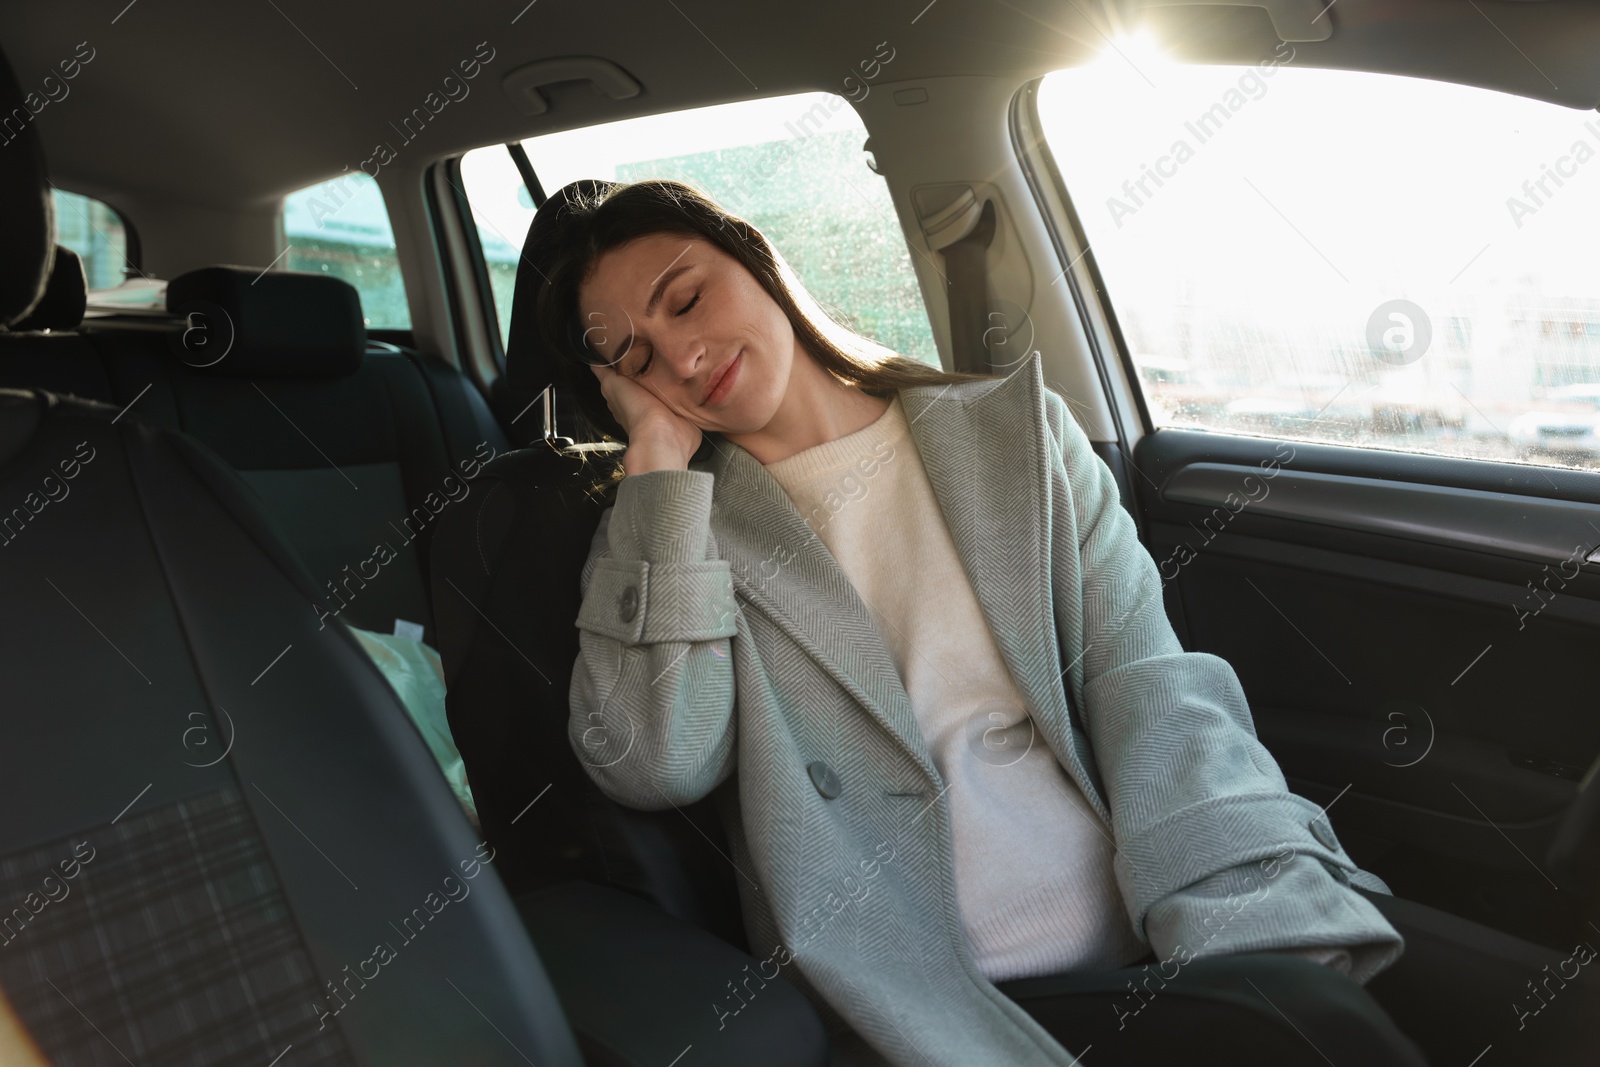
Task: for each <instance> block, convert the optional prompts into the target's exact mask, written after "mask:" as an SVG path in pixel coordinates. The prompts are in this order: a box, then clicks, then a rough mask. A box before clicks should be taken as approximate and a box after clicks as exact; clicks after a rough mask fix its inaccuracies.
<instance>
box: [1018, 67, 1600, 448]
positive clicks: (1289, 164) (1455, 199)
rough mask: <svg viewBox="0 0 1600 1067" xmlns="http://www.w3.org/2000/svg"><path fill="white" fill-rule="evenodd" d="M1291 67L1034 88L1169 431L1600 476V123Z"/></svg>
mask: <svg viewBox="0 0 1600 1067" xmlns="http://www.w3.org/2000/svg"><path fill="white" fill-rule="evenodd" d="M1293 51H1294V49H1293V46H1292V45H1288V44H1281V45H1280V46H1279V47H1278V49H1277V51H1276V52H1273V53H1269V54H1267V55H1264V56H1262V57H1261V60H1260V61H1259V62H1257V63H1255V64H1251V65H1246V66H1238V67H1218V66H1193V65H1183V64H1177V63H1170V62H1163V61H1162V60H1161V59H1160V57H1159V56H1155V55H1152V54H1150V53H1147V52H1146V53H1134V52H1128V51H1125V52H1124V53H1123V54H1122V55H1117V54H1110V59H1109V60H1106V61H1099V62H1096V63H1093V64H1090V65H1087V66H1083V67H1078V68H1073V69H1070V70H1064V71H1059V72H1056V73H1053V74H1050V75H1048V76H1046V77H1045V78H1044V79H1043V81H1042V83H1041V85H1040V88H1039V94H1038V110H1039V119H1040V123H1041V126H1042V128H1043V130H1044V132H1045V135H1046V140H1047V142H1048V146H1049V150H1050V152H1051V154H1052V155H1053V156H1054V158H1055V160H1056V164H1057V166H1058V168H1059V170H1060V172H1061V174H1062V179H1063V181H1064V182H1065V184H1066V187H1067V190H1068V191H1069V192H1070V194H1071V196H1072V199H1073V204H1074V209H1075V211H1076V213H1077V215H1078V217H1079V219H1080V220H1081V223H1082V228H1083V231H1084V234H1085V236H1086V237H1087V239H1088V241H1089V245H1090V249H1091V250H1092V252H1093V259H1094V262H1095V263H1096V264H1097V265H1098V267H1099V269H1100V272H1101V275H1102V277H1103V279H1104V282H1105V288H1106V294H1107V296H1108V298H1109V299H1110V301H1111V303H1112V305H1113V308H1114V310H1115V313H1116V317H1117V321H1118V322H1119V324H1120V327H1121V331H1122V335H1123V338H1124V341H1125V343H1126V344H1127V346H1128V349H1129V352H1130V355H1131V357H1132V361H1133V363H1134V365H1135V367H1136V368H1137V369H1138V377H1139V381H1140V385H1141V386H1142V388H1143V390H1144V394H1145V397H1146V398H1147V400H1148V403H1149V408H1150V411H1151V415H1152V417H1153V418H1154V420H1155V422H1156V424H1157V425H1158V426H1179V427H1189V428H1204V429H1213V430H1221V431H1227V432H1242V433H1254V434H1266V435H1272V436H1278V437H1288V438H1295V439H1300V440H1308V441H1325V442H1333V443H1338V444H1345V445H1357V446H1367V447H1377V448H1387V449H1400V450H1406V451H1417V452H1431V453H1441V454H1448V455H1457V456H1470V457H1480V458H1489V459H1498V460H1515V461H1520V462H1529V463H1554V464H1561V465H1571V466H1586V467H1597V466H1600V438H1597V435H1596V422H1597V417H1600V411H1597V410H1596V403H1595V398H1596V397H1597V396H1600V295H1597V294H1600V260H1597V259H1596V258H1595V257H1594V256H1593V255H1592V253H1591V250H1590V249H1589V248H1588V245H1589V241H1588V240H1587V239H1586V238H1585V237H1583V236H1581V235H1592V234H1593V233H1595V232H1596V230H1597V228H1600V162H1595V161H1594V160H1595V157H1596V153H1597V149H1600V121H1597V118H1596V115H1595V113H1594V112H1593V111H1576V110H1572V109H1568V108H1565V107H1561V106H1558V105H1554V104H1548V103H1544V102H1541V101H1534V100H1528V99H1525V98H1521V97H1515V96H1510V95H1507V94H1503V93H1498V92H1494V91H1491V90H1486V89H1479V88H1471V87H1466V86H1460V85H1453V84H1446V83H1441V82H1433V81H1427V80H1421V79H1412V78H1403V77H1398V76H1393V75H1384V74H1372V73H1364V72H1352V71H1332V70H1315V69H1310V68H1304V67H1296V66H1295V65H1294V56H1293Z"/></svg>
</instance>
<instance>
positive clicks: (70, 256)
mask: <svg viewBox="0 0 1600 1067" xmlns="http://www.w3.org/2000/svg"><path fill="white" fill-rule="evenodd" d="M88 304H89V283H88V282H87V281H86V280H85V279H84V276H83V260H81V259H79V258H78V253H76V252H74V251H73V250H72V249H70V248H67V247H66V246H64V245H56V265H55V267H54V268H53V269H52V270H51V271H50V280H49V281H48V282H46V283H45V287H44V296H42V297H40V298H39V302H38V303H37V304H35V305H33V310H32V311H30V312H28V317H27V318H25V319H23V320H22V321H20V322H16V323H13V324H12V326H11V328H12V329H13V330H15V331H17V332H19V333H20V332H21V331H23V330H71V329H73V328H75V327H76V326H77V325H78V323H80V322H82V321H83V309H84V308H85V307H87V306H88Z"/></svg>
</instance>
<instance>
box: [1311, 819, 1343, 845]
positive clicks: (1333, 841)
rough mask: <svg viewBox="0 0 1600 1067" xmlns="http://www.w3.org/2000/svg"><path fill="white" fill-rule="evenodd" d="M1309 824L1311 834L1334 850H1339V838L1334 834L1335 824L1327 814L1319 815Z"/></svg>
mask: <svg viewBox="0 0 1600 1067" xmlns="http://www.w3.org/2000/svg"><path fill="white" fill-rule="evenodd" d="M1308 825H1309V826H1310V827H1311V836H1313V837H1315V838H1316V839H1317V840H1318V841H1321V842H1322V843H1323V844H1324V845H1325V846H1327V847H1328V848H1330V849H1332V850H1333V851H1335V852H1337V851H1339V839H1338V838H1337V837H1335V836H1334V835H1333V824H1332V823H1330V822H1329V821H1328V820H1327V818H1326V817H1325V816H1322V815H1318V816H1317V817H1316V818H1315V819H1312V820H1311V822H1310V823H1309V824H1308Z"/></svg>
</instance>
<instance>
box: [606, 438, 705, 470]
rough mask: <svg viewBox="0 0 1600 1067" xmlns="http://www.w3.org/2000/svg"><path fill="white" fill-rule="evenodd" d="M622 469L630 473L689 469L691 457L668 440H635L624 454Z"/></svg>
mask: <svg viewBox="0 0 1600 1067" xmlns="http://www.w3.org/2000/svg"><path fill="white" fill-rule="evenodd" d="M622 469H623V471H624V473H625V474H628V475H634V474H646V473H648V472H650V471H663V470H666V471H685V470H688V469H689V457H688V456H685V455H684V454H683V449H681V448H679V447H677V446H675V445H673V444H671V443H668V442H662V441H655V440H644V441H635V442H632V443H630V444H629V445H628V449H627V451H626V452H624V453H623V454H622Z"/></svg>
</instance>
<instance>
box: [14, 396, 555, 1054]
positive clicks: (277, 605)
mask: <svg viewBox="0 0 1600 1067" xmlns="http://www.w3.org/2000/svg"><path fill="white" fill-rule="evenodd" d="M0 426H4V427H5V428H6V429H5V431H4V432H0V448H4V449H5V450H6V451H7V452H9V453H10V459H9V461H8V462H7V463H6V465H5V468H4V476H3V480H0V494H3V497H0V499H4V501H5V502H6V504H7V507H8V508H9V507H10V505H11V504H12V503H13V502H15V503H16V504H17V505H18V506H19V507H21V508H22V509H23V513H22V514H21V515H19V514H18V513H17V512H16V511H15V510H14V509H11V510H7V511H6V513H5V518H6V519H8V520H10V524H9V525H8V526H5V530H6V538H7V540H6V542H5V544H4V545H3V546H0V599H3V601H4V603H6V604H7V605H10V606H12V607H13V610H11V611H8V612H5V613H3V614H0V649H4V652H5V661H6V682H7V691H8V694H9V696H8V701H7V706H8V707H9V708H11V709H12V710H13V711H14V712H15V714H13V715H11V716H9V717H8V727H7V729H8V739H9V741H10V743H9V744H8V745H7V746H6V753H7V755H5V756H4V757H3V761H4V766H3V770H0V806H3V808H4V810H5V811H6V812H7V819H6V820H5V823H4V825H3V826H0V855H10V854H14V853H17V852H18V851H20V850H25V849H26V848H27V847H29V846H31V845H34V844H37V843H39V842H46V841H50V840H53V839H56V838H60V837H63V836H64V835H69V834H84V835H86V836H87V837H88V838H89V839H90V840H92V841H94V842H96V843H97V844H99V845H100V847H101V850H102V851H103V852H112V853H113V854H114V850H115V847H116V842H117V841H118V839H119V838H118V836H117V835H118V831H117V829H116V825H115V824H116V822H117V820H118V819H134V818H136V817H139V816H141V815H142V814H143V813H148V812H152V811H157V810H162V809H166V808H169V807H170V806H171V805H174V804H177V803H180V802H182V801H183V800H184V798H186V797H196V796H199V795H202V794H205V795H209V794H212V793H214V792H215V791H217V790H219V789H221V790H232V791H234V792H236V793H237V794H238V795H240V796H241V797H242V798H243V800H244V802H245V803H246V805H247V806H248V808H249V812H250V816H251V821H252V822H253V824H254V830H255V834H254V835H252V836H258V837H259V839H260V840H261V841H263V842H264V844H265V848H266V849H267V851H268V853H269V854H270V856H271V858H272V867H273V869H274V870H275V872H276V875H277V878H278V879H279V881H280V883H281V886H282V890H283V893H284V895H285V897H286V899H287V900H288V902H289V904H290V907H291V909H292V914H293V917H294V920H295V921H296V922H297V924H298V927H299V929H300V930H301V931H302V933H303V936H304V941H305V945H306V947H307V949H308V951H309V952H310V958H311V960H312V961H314V964H315V966H316V969H317V970H318V971H320V972H321V973H322V974H324V975H327V976H339V975H342V973H343V968H345V967H346V966H349V967H351V968H358V969H359V968H360V967H361V961H364V960H368V959H370V957H372V956H373V954H374V949H373V945H374V943H375V942H380V941H385V942H392V943H393V946H392V947H393V949H394V951H396V952H397V954H398V959H397V960H395V962H393V963H391V964H389V965H388V966H386V967H384V968H383V969H382V971H381V972H379V973H381V975H382V976H381V977H380V978H372V976H371V973H370V972H369V973H368V978H369V979H370V980H368V981H366V982H365V983H364V984H363V985H362V986H361V987H360V988H359V989H357V987H355V986H351V987H350V988H351V990H352V991H354V997H353V999H351V1000H350V1002H349V1003H347V1004H346V1005H345V1007H344V1010H343V1011H341V1012H339V1013H338V1014H337V1016H336V1017H335V1018H333V1019H332V1020H326V1019H325V1020H322V1022H323V1025H334V1026H337V1027H338V1028H339V1030H340V1031H341V1032H342V1034H343V1035H344V1038H345V1039H346V1042H347V1044H348V1045H349V1046H350V1048H352V1049H354V1050H357V1051H358V1052H359V1056H358V1059H357V1061H356V1062H362V1063H396V1064H401V1063H409V1064H419V1065H421V1064H430V1065H431V1064H437V1063H452V1062H481V1063H504V1064H508V1065H509V1064H512V1063H518V1064H521V1063H524V1062H525V1060H524V1059H523V1055H527V1056H529V1057H531V1058H533V1059H534V1060H535V1061H536V1062H538V1063H541V1064H545V1063H555V1064H563V1065H567V1067H577V1065H578V1064H579V1063H580V1060H579V1058H578V1053H577V1050H576V1046H575V1044H574V1041H573V1038H572V1035H571V1033H570V1030H569V1028H568V1027H567V1025H566V1023H565V1021H564V1018H563V1015H562V1013H561V1010H560V1008H559V1004H558V1002H557V1000H556V997H555V995H554V993H553V991H552V989H551V987H550V984H549V982H548V980H547V978H546V976H545V974H544V971H543V969H542V967H541V966H540V964H539V962H538V959H537V956H536V955H535V954H534V952H533V950H532V948H531V945H530V943H529V941H528V940H527V938H526V936H525V934H524V933H523V929H522V926H521V924H520V923H519V921H518V916H517V913H516V911H515V909H514V908H513V906H512V903H511V899H510V897H509V896H508V894H507V893H506V891H505V889H504V887H503V885H502V884H501V883H500V881H499V879H498V876H497V875H496V874H494V873H493V865H492V864H490V865H489V867H488V868H487V869H486V870H480V871H477V872H476V874H477V877H475V878H474V879H473V880H472V881H471V882H466V881H464V878H466V877H468V876H467V875H466V873H465V870H466V869H465V868H461V867H460V866H459V865H460V864H461V862H462V861H469V862H470V861H473V860H475V859H478V858H482V857H484V856H485V853H481V852H479V851H478V847H479V846H478V842H477V840H476V835H475V834H474V833H473V831H472V828H471V827H470V826H469V825H468V824H467V822H466V820H465V819H464V817H463V815H462V812H461V810H460V808H459V806H458V805H457V804H456V802H455V799H454V797H453V795H452V794H451V792H450V790H449V787H448V785H447V784H446V783H445V781H444V779H443V777H442V776H441V775H440V774H439V772H438V769H437V767H436V766H435V765H434V763H433V760H432V756H431V755H430V753H429V752H428V750H427V748H426V746H425V745H424V743H423V742H422V739H421V738H420V736H419V735H418V734H417V732H416V730H415V729H414V728H413V727H412V726H411V724H410V722H409V720H408V719H407V717H406V714H405V712H404V710H403V709H402V708H401V707H400V706H399V703H398V701H397V699H396V698H395V696H394V694H393V691H392V690H390V689H389V688H388V686H387V684H386V683H385V682H384V680H383V678H382V676H381V674H380V673H379V672H378V670H377V669H376V667H374V665H373V664H372V662H371V661H370V660H369V659H368V657H367V656H366V655H365V654H364V653H363V652H362V650H361V648H360V647H359V645H357V643H356V642H355V640H354V638H353V637H352V636H351V635H350V634H349V633H348V632H347V631H345V630H344V629H343V628H341V627H337V626H335V627H330V628H327V629H320V628H319V625H318V621H317V616H316V613H315V611H314V610H313V607H312V604H313V600H314V595H315V590H314V589H313V588H312V585H311V582H310V579H309V578H308V576H306V575H305V574H304V572H303V571H301V570H300V568H299V566H298V563H297V562H296V561H295V560H294V559H293V557H292V556H291V555H290V554H289V553H288V552H287V551H285V550H284V549H283V547H282V546H281V545H280V544H279V543H278V542H277V540H276V538H275V537H274V536H273V535H272V533H271V531H270V529H269V528H268V526H267V524H266V523H265V522H264V521H263V519H262V516H261V515H260V514H259V512H258V511H257V510H256V509H255V506H254V504H253V502H252V500H251V494H250V493H249V491H248V490H247V489H246V488H245V487H244V486H243V485H242V484H241V483H240V482H239V480H238V479H237V478H236V477H235V476H234V475H233V474H232V473H231V472H229V471H228V470H227V468H226V467H224V466H223V465H222V464H220V463H219V462H217V460H216V459H215V457H214V456H212V455H211V454H209V453H208V452H207V451H205V450H204V449H203V448H201V447H200V446H197V445H196V444H194V443H193V442H191V441H189V440H188V439H186V438H185V437H183V436H182V435H179V434H175V433H173V432H171V431H169V430H166V429H162V428H160V427H156V426H151V425H148V424H145V423H142V422H140V421H139V420H137V419H120V420H118V418H117V411H116V409H114V408H111V407H109V406H106V405H100V404H92V403H87V402H82V401H75V400H65V399H61V398H58V397H54V396H52V395H50V394H48V393H43V392H17V391H0ZM69 472H70V474H69ZM23 515H25V516H26V517H23ZM24 608H25V610H21V609H24ZM207 859H209V861H210V862H211V863H213V864H219V863H223V862H225V858H224V857H223V856H221V855H219V854H210V855H208V856H202V861H203V862H204V861H205V860H207ZM148 862H150V863H152V864H153V865H154V866H153V869H152V870H153V872H159V871H160V870H161V869H162V864H163V863H168V862H171V863H176V862H177V861H176V859H173V860H170V861H168V860H162V859H161V858H160V857H159V856H157V857H151V858H150V860H149V861H148ZM447 876H452V877H453V878H454V879H455V882H454V883H452V884H456V885H465V886H468V887H469V888H470V893H471V896H472V898H473V902H472V905H471V907H462V908H451V909H449V910H444V911H440V910H439V909H441V908H444V907H445V905H444V904H443V902H442V900H441V899H440V894H443V893H451V892H459V890H452V889H451V888H450V886H449V885H446V884H445V883H444V879H445V878H446V877H447ZM85 877H90V878H92V877H95V871H94V869H93V867H92V865H91V869H90V873H89V874H87V875H85ZM441 887H442V888H441ZM430 894H433V896H432V898H431V899H430ZM418 908H421V909H423V919H422V920H421V921H423V922H428V923H430V924H432V923H437V924H438V925H439V926H441V927H444V929H441V930H440V931H439V932H438V935H437V936H432V937H424V936H420V935H417V936H416V937H415V940H414V941H408V940H404V939H403V937H402V935H400V934H398V933H397V932H396V930H395V929H394V928H393V927H391V925H390V923H391V922H399V921H401V920H402V919H403V918H405V917H407V916H410V915H412V914H413V909H418ZM430 912H431V913H432V914H431V915H430ZM63 914H66V913H65V912H63ZM41 921H42V920H41ZM97 921H98V920H97ZM43 934H44V931H42V930H41V931H35V930H34V929H33V928H31V927H30V928H29V929H26V930H24V931H23V932H22V937H21V938H19V941H21V942H22V944H21V946H18V945H13V946H12V947H11V952H13V953H14V952H16V951H19V949H20V947H24V946H26V944H27V942H26V941H25V940H22V939H23V938H28V937H38V936H43ZM79 963H80V964H81V965H87V966H91V967H98V966H104V967H107V968H110V967H119V968H120V969H121V970H122V971H123V973H125V974H127V973H133V972H134V971H135V970H139V969H142V971H141V972H140V973H144V974H146V975H147V978H148V980H149V981H157V980H159V976H160V975H161V974H162V973H163V970H162V969H163V967H167V966H170V965H171V961H170V960H168V959H167V958H166V957H164V956H163V957H162V958H158V959H155V960H149V959H145V960H134V959H130V958H124V957H123V956H120V955H119V954H118V952H117V950H116V949H114V948H113V949H112V950H110V952H109V953H108V954H105V956H104V959H99V958H97V959H95V960H93V961H79ZM224 963H225V961H224ZM217 966H219V967H221V966H224V964H218V965H217ZM187 977H188V978H189V979H190V980H191V981H192V980H193V979H194V977H195V976H194V975H193V974H188V975H187ZM445 978H449V979H451V980H452V981H453V982H454V983H455V984H456V986H457V987H458V989H459V990H460V993H461V994H462V995H457V993H456V992H455V991H453V990H451V989H450V988H449V986H448V985H446V984H444V979H445ZM238 980H239V979H236V978H232V977H229V974H228V973H227V972H226V971H225V970H224V971H223V972H221V973H219V974H218V975H217V976H216V977H215V981H216V982H217V983H218V985H219V987H223V988H234V986H232V985H231V983H233V982H235V981H238ZM84 982H86V983H88V984H86V985H83V986H82V990H84V991H88V990H92V988H96V986H94V984H93V983H94V980H93V979H92V978H85V979H84ZM141 988H144V986H143V985H141ZM86 995H92V993H86ZM40 1003H48V1002H47V1001H41V1002H40ZM137 1003H138V1001H137V1000H132V1001H130V1000H127V999H126V998H113V997H109V996H95V997H94V1006H95V1008H96V1010H97V1016H98V1017H97V1022H98V1024H99V1025H100V1026H101V1028H102V1029H107V1030H111V1031H113V1032H115V1031H116V1030H117V1028H119V1027H122V1026H129V1025H133V1023H134V1022H135V1021H138V1020H139V1018H140V1016H139V1011H140V1009H139V1008H138V1007H137V1006H136V1005H137ZM327 1003H329V1004H333V1003H337V1002H334V1001H331V1000H330V1001H328V1002H327ZM424 1004H425V1005H426V1010H419V1006H420V1005H424ZM19 1010H20V1005H19ZM480 1011H481V1012H482V1013H483V1014H479V1012H480ZM114 1013H130V1014H128V1015H126V1016H123V1017H121V1018H119V1017H118V1015H117V1014H114ZM485 1016H487V1017H488V1018H489V1019H491V1020H493V1023H494V1025H493V1026H488V1025H486V1024H485V1022H484V1018H485ZM272 1020H273V1021H272V1022H271V1024H270V1025H267V1026H264V1027H263V1028H262V1030H261V1034H262V1036H261V1037H260V1038H259V1039H254V1038H253V1039H252V1041H255V1040H259V1045H254V1044H253V1045H252V1048H253V1049H254V1050H255V1051H254V1053H253V1055H254V1058H257V1059H259V1061H260V1062H262V1063H265V1062H268V1061H269V1060H271V1059H272V1058H273V1057H274V1056H276V1055H278V1054H280V1053H281V1052H282V1051H283V1048H284V1046H285V1045H286V1044H288V1043H294V1044H296V1045H301V1044H309V1043H310V1042H311V1041H312V1040H313V1039H314V1035H315V1034H316V1033H317V1032H318V1030H319V1029H320V1028H319V1026H318V1022H319V1019H318V1016H317V1015H316V1014H315V1012H314V1011H313V1010H312V1009H311V1007H310V1006H307V1005H305V1004H296V1005H294V1010H292V1011H291V1010H285V1009H279V1010H278V1011H277V1012H275V1013H274V1014H273V1015H272ZM24 1021H25V1022H28V1023H30V1026H31V1028H33V1029H34V1031H35V1034H36V1036H38V1037H40V1038H41V1039H46V1040H58V1039H60V1040H64V1038H59V1034H60V1033H61V1030H60V1028H59V1027H49V1026H47V1025H45V1024H46V1023H48V1019H43V1018H40V1017H37V1016H36V1017H34V1018H31V1019H30V1018H29V1017H28V1015H27V1014H26V1012H24ZM182 1025H183V1024H182V1023H181V1021H180V1022H173V1023H171V1026H173V1027H174V1028H176V1031H177V1032H178V1033H181V1032H182ZM268 1038H270V1041H269V1040H268ZM280 1039H281V1040H280ZM513 1046H515V1047H513ZM518 1050H520V1052H519V1051H518ZM46 1052H47V1053H50V1054H52V1055H55V1054H57V1050H55V1049H54V1048H53V1047H52V1048H47V1049H46ZM60 1062H65V1060H62V1061H60Z"/></svg>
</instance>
